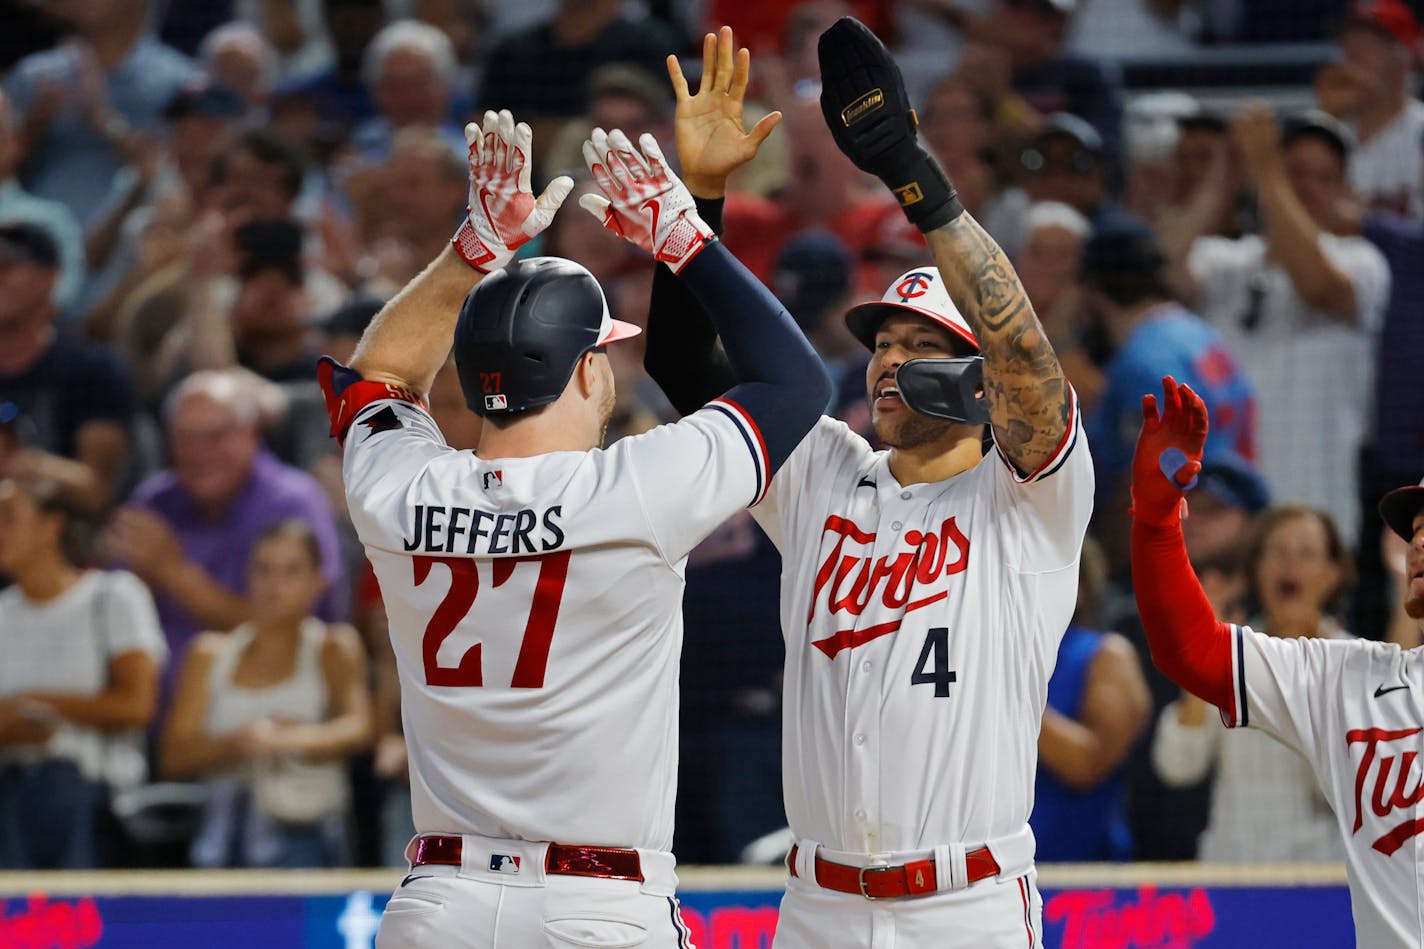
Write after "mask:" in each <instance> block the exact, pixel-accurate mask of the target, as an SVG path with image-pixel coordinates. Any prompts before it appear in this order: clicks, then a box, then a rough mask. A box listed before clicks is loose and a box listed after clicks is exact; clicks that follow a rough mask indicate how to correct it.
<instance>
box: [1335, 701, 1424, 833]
mask: <svg viewBox="0 0 1424 949" xmlns="http://www.w3.org/2000/svg"><path fill="white" fill-rule="evenodd" d="M1421 730H1424V729H1419V728H1398V729H1386V728H1355V729H1351V730H1350V731H1348V732H1346V733H1345V743H1346V745H1350V746H1353V745H1357V744H1362V745H1363V746H1364V755H1363V756H1362V757H1361V758H1360V764H1359V766H1358V768H1357V769H1356V771H1355V825H1354V828H1353V830H1352V831H1351V833H1353V834H1357V833H1359V832H1360V828H1361V827H1363V826H1364V824H1365V810H1364V798H1365V795H1366V794H1369V804H1370V810H1371V811H1372V812H1373V813H1374V815H1375V817H1377V818H1379V819H1380V820H1381V821H1389V820H1390V817H1391V815H1394V814H1395V813H1396V812H1399V813H1401V814H1412V813H1413V811H1414V805H1415V804H1418V803H1419V802H1420V801H1421V800H1424V774H1421V772H1420V769H1419V768H1417V767H1415V762H1416V760H1417V759H1418V757H1419V753H1418V751H1417V750H1415V749H1416V748H1417V747H1418V744H1419V742H1418V739H1414V736H1415V735H1418V734H1419V732H1420V731H1421ZM1405 739H1413V740H1411V741H1409V742H1407V743H1406V742H1405ZM1395 742H1399V743H1400V745H1395V744H1394V743H1395ZM1401 746H1407V748H1408V750H1406V747H1401ZM1396 765H1397V768H1396ZM1371 772H1373V781H1372V780H1371ZM1391 784H1393V787H1391ZM1411 784H1412V785H1413V787H1412V788H1410V785H1411ZM1421 831H1424V818H1421V819H1415V818H1413V817H1410V818H1409V819H1407V820H1405V821H1404V822H1403V823H1401V824H1398V825H1396V826H1395V827H1392V828H1390V829H1389V830H1387V831H1386V832H1385V833H1384V834H1383V835H1382V836H1381V837H1380V838H1379V839H1378V840H1376V841H1375V842H1374V843H1373V844H1371V846H1373V847H1374V848H1375V849H1376V850H1378V851H1379V852H1380V853H1382V854H1384V855H1385V856H1386V857H1389V856H1393V855H1394V853H1395V851H1397V850H1398V849H1399V848H1400V847H1402V846H1404V842H1405V841H1406V840H1408V839H1409V838H1411V837H1413V836H1415V835H1416V834H1418V833H1420V832H1421Z"/></svg>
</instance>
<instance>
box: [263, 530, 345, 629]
mask: <svg viewBox="0 0 1424 949" xmlns="http://www.w3.org/2000/svg"><path fill="white" fill-rule="evenodd" d="M320 556H321V555H320V552H319V550H318V549H317V546H316V540H315V539H314V538H313V537H312V536H311V532H310V531H309V530H307V529H305V528H301V529H298V526H295V525H294V526H292V527H286V526H284V527H282V528H279V529H278V530H276V531H275V532H273V533H270V534H267V535H266V536H264V537H263V538H262V539H261V540H259V541H258V542H257V546H255V547H254V548H252V556H251V557H250V558H249V560H248V563H247V595H248V598H249V599H250V600H251V601H252V617H253V619H254V620H255V621H256V622H257V624H258V625H259V626H263V625H267V626H271V625H289V624H295V623H300V622H301V621H302V620H304V619H306V618H307V617H308V616H310V615H311V614H312V610H313V609H315V608H316V601H317V600H318V599H320V598H321V593H322V590H323V589H325V587H326V579H325V578H324V577H323V576H322V575H321V560H320Z"/></svg>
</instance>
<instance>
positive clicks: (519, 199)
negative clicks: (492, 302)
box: [450, 110, 574, 273]
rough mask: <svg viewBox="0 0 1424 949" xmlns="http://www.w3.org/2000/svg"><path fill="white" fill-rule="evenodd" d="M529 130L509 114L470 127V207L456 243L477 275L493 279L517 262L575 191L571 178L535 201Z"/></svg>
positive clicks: (467, 137) (487, 116) (467, 131)
mask: <svg viewBox="0 0 1424 949" xmlns="http://www.w3.org/2000/svg"><path fill="white" fill-rule="evenodd" d="M533 138H534V133H533V132H531V131H530V130H529V126H527V125H525V124H524V123H523V122H520V123H519V124H518V125H515V124H514V116H512V115H510V114H509V112H508V111H505V110H502V111H500V112H499V113H494V112H486V113H485V122H484V127H483V128H481V127H480V126H478V125H476V124H475V123H473V122H471V123H470V124H469V125H467V126H465V143H466V144H467V145H469V147H470V204H469V207H467V208H466V209H465V210H466V212H467V215H468V216H467V217H466V218H465V222H464V223H463V224H461V225H460V229H459V230H458V231H456V232H455V236H454V238H452V239H451V241H450V242H451V243H452V244H453V245H454V246H455V252H456V253H458V254H459V255H460V256H461V257H463V258H465V262H466V263H468V264H469V265H470V266H471V267H474V268H475V269H476V270H479V271H481V272H483V273H490V272H492V271H495V270H498V269H500V268H501V267H503V266H504V265H505V264H507V263H509V262H510V261H511V260H513V259H514V252H515V251H516V250H518V249H519V248H520V247H522V246H523V245H525V244H527V243H529V239H530V238H532V237H534V235H536V234H538V233H539V232H540V231H542V230H543V229H544V228H546V227H548V226H549V222H550V221H552V220H553V219H554V212H555V211H557V210H558V209H559V205H561V204H563V203H564V199H565V198H567V197H568V196H569V192H570V191H572V190H573V187H574V182H573V179H572V178H568V177H559V178H555V179H554V180H553V181H551V182H549V187H547V188H545V189H544V193H543V194H541V195H539V197H538V199H537V200H536V199H535V197H534V192H533V191H532V190H531V189H530V186H529V156H530V154H531V151H530V144H531V142H532V141H533Z"/></svg>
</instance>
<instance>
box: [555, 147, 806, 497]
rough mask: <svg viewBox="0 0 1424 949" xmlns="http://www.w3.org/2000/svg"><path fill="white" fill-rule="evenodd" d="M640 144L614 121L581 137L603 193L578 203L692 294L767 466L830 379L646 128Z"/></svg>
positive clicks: (786, 448)
mask: <svg viewBox="0 0 1424 949" xmlns="http://www.w3.org/2000/svg"><path fill="white" fill-rule="evenodd" d="M639 142H640V145H641V151H639V150H638V149H635V148H634V147H633V144H632V143H631V142H630V141H628V138H627V136H626V135H624V134H623V133H622V132H620V131H618V130H617V129H614V130H613V131H612V132H609V133H607V134H605V133H604V132H603V130H602V129H594V130H593V135H592V137H591V138H590V139H589V141H586V142H584V146H583V150H584V160H585V161H587V162H588V166H589V170H590V171H591V172H592V173H593V179H594V181H595V182H597V183H598V186H599V189H600V190H601V191H602V192H603V193H602V194H601V195H593V194H589V195H584V196H583V198H581V199H580V200H579V204H580V205H581V206H582V207H584V208H586V209H587V210H588V211H589V212H591V213H592V214H594V215H595V216H596V217H597V218H598V219H599V220H600V221H601V222H602V224H603V226H604V227H606V228H608V229H609V230H611V231H613V232H614V233H616V234H618V235H620V236H622V237H624V238H626V239H627V240H629V241H631V242H633V243H635V244H637V245H638V246H639V247H642V248H643V249H644V250H647V251H649V252H650V253H651V254H652V255H653V258H654V259H655V260H658V261H661V262H663V263H666V264H667V265H668V268H669V269H670V270H671V271H672V272H673V273H674V274H676V275H677V276H678V279H679V280H680V281H682V282H683V283H685V284H686V285H687V287H688V288H689V289H690V290H691V291H692V293H693V294H694V295H695V296H696V298H697V300H698V302H699V303H700V304H701V307H702V310H703V311H704V312H705V313H708V314H711V316H712V321H713V323H714V325H715V326H716V328H717V330H718V332H719V333H720V334H721V337H722V341H723V344H724V346H725V348H726V353H727V360H728V363H729V364H730V366H731V369H732V372H733V374H734V375H735V377H736V378H737V379H738V380H739V382H738V384H737V385H736V386H734V387H733V388H732V389H731V390H730V391H728V392H727V393H726V399H725V401H726V402H728V403H731V404H732V405H733V406H734V407H735V408H737V409H740V410H741V412H742V413H743V414H746V415H747V416H748V417H749V418H750V419H751V421H752V424H753V426H754V427H755V429H756V430H757V439H758V440H759V441H760V443H761V450H762V451H764V452H765V455H766V458H767V471H768V473H769V472H774V471H775V470H776V469H777V468H778V467H779V466H780V465H781V463H782V462H783V461H785V460H786V458H787V457H788V456H789V455H790V454H791V452H792V450H793V449H794V448H795V447H796V445H797V444H798V443H800V441H801V439H802V438H803V437H805V435H806V433H807V432H808V431H809V430H810V429H811V427H812V426H813V425H814V424H815V423H816V420H817V419H818V418H819V417H820V415H821V411H822V409H824V408H825V406H826V403H827V402H828V401H829V400H830V395H831V380H830V376H828V375H827V374H826V369H825V367H824V366H823V365H822V364H821V360H820V358H819V357H818V356H817V355H816V352H815V350H813V349H812V348H811V344H810V343H808V342H807V341H806V337H805V336H804V335H802V333H801V330H800V329H799V328H798V327H797V326H796V323H795V321H794V320H792V319H791V314H789V313H787V312H786V308H785V307H783V306H782V305H781V304H780V302H778V301H777V299H776V297H774V296H772V295H771V293H770V291H768V290H767V289H766V288H765V287H764V286H762V285H761V283H760V282H759V281H758V280H757V279H756V277H754V276H753V275H752V274H751V272H750V271H749V270H747V269H746V268H745V267H743V266H742V264H741V263H740V262H739V261H738V260H737V259H736V258H735V257H733V256H732V254H731V253H730V252H729V251H728V250H727V249H726V248H725V247H722V246H721V244H720V242H719V241H718V240H717V237H716V235H715V234H714V233H713V232H712V229H711V228H710V227H708V226H707V223H706V222H705V221H703V220H702V219H701V218H700V217H699V216H698V214H697V210H696V207H695V205H694V202H693V199H692V195H691V193H689V192H688V190H687V187H686V186H685V185H683V183H682V182H681V181H679V180H678V178H677V177H676V176H675V175H673V173H672V172H671V171H669V170H668V168H667V162H666V161H665V160H664V158H663V155H662V151H661V150H660V149H659V147H658V143H657V141H656V140H654V138H653V137H652V136H651V135H643V136H642V137H641V138H640V140H639Z"/></svg>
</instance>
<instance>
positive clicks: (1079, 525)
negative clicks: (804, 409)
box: [753, 406, 1093, 872]
mask: <svg viewBox="0 0 1424 949" xmlns="http://www.w3.org/2000/svg"><path fill="white" fill-rule="evenodd" d="M888 457H889V456H888V453H887V452H875V451H872V450H871V449H870V446H869V445H868V444H867V443H866V442H865V440H864V439H862V438H861V437H860V436H858V435H856V434H855V433H854V432H852V431H851V430H850V429H849V428H847V427H846V426H845V425H844V424H843V423H841V422H838V421H835V420H832V419H827V418H823V419H821V421H820V422H819V423H818V424H817V426H816V427H815V428H814V429H812V431H811V434H810V435H808V436H807V437H806V439H805V441H803V442H801V444H800V446H799V447H798V448H797V449H796V451H794V452H793V453H792V455H791V457H790V459H789V460H788V461H787V462H786V464H785V465H784V466H783V467H782V468H781V469H780V471H778V472H777V474H776V477H775V478H773V479H772V485H771V489H770V491H769V492H768V494H767V498H766V500H765V501H763V502H762V503H761V504H759V505H758V506H757V507H755V508H753V514H754V516H755V517H756V518H757V520H758V521H759V522H760V523H761V525H762V526H763V527H764V528H765V529H766V531H767V533H768V534H769V535H770V536H771V539H772V541H773V542H774V543H775V544H776V546H777V547H778V548H779V549H780V550H781V555H782V561H783V567H782V616H781V623H782V630H783V632H784V635H785V637H786V649H787V656H786V685H785V712H784V714H785V724H786V728H785V740H784V746H783V757H782V771H783V780H784V783H785V792H786V812H787V816H788V818H789V820H790V824H791V828H792V830H793V831H794V832H795V834H796V836H797V837H798V838H801V839H810V840H814V841H817V842H819V843H821V844H823V845H825V846H826V847H828V848H830V849H832V850H839V851H845V852H850V853H866V854H869V853H883V852H893V851H908V850H923V849H929V848H933V847H936V846H940V845H954V844H960V843H962V844H966V845H968V846H970V847H974V846H978V845H980V844H983V843H985V842H987V841H990V840H993V839H995V838H1003V837H1009V836H1012V835H1015V834H1019V835H1026V834H1028V830H1027V827H1028V816H1029V812H1030V811H1031V810H1032V808H1033V782H1034V770H1035V767H1036V764H1037V760H1038V750H1037V740H1038V732H1039V724H1040V720H1041V718H1042V715H1043V708H1044V704H1045V701H1046V697H1047V688H1048V679H1049V676H1050V675H1051V674H1052V672H1053V665H1054V662H1055V660H1056V657H1057V652H1058V642H1059V640H1060V639H1061V637H1062V635H1063V631H1064V629H1065V628H1066V627H1067V625H1068V621H1069V619H1070V617H1071V616H1072V614H1073V608H1074V604H1075V602H1076V600H1077V593H1078V558H1079V553H1080V550H1081V547H1082V541H1083V534H1084V531H1085V530H1086V528H1087V525H1088V518H1089V515H1090V514H1091V512H1092V502H1093V467H1092V461H1091V459H1090V457H1089V454H1088V446H1087V440H1086V439H1085V438H1084V437H1083V435H1082V434H1081V431H1080V425H1079V420H1078V412H1077V409H1076V406H1075V407H1074V410H1073V413H1072V418H1071V420H1070V423H1069V427H1068V431H1067V433H1066V434H1065V436H1064V439H1063V442H1062V444H1061V445H1060V446H1059V447H1058V450H1057V451H1056V452H1055V453H1054V455H1053V457H1052V458H1050V459H1049V460H1048V461H1047V462H1045V464H1044V465H1043V467H1042V468H1040V469H1039V470H1038V471H1036V472H1033V473H1032V474H1030V475H1029V476H1027V477H1022V476H1020V475H1019V474H1017V473H1016V471H1015V470H1014V469H1013V467H1012V466H1011V465H1010V464H1009V463H1008V462H1007V461H1006V460H1005V459H1004V458H1003V457H1002V456H1001V455H999V454H998V453H997V452H995V453H991V454H990V455H987V456H985V457H984V459H983V460H982V461H981V462H980V463H979V464H978V465H976V466H975V467H973V468H971V469H969V470H968V471H965V472H963V473H962V474H960V475H957V476H955V477H953V478H950V479H949V480H947V481H940V482H935V483H930V484H916V485H911V486H908V487H902V486H901V485H900V484H898V483H897V482H896V480H895V478H894V477H893V476H892V475H891V474H890V469H889V461H888ZM1031 839H1032V838H1031V837H1028V838H1027V840H1028V841H1031ZM996 856H998V855H997V854H996ZM1031 859H1032V850H1031V848H1028V851H1027V855H1026V858H1025V860H1026V862H1031ZM1001 862H1002V861H1001ZM1025 868H1026V867H1017V868H1015V869H1017V870H1018V871H1019V872H1022V870H1023V869H1025ZM1004 870H1005V871H1008V870H1010V868H1009V867H1004Z"/></svg>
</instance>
